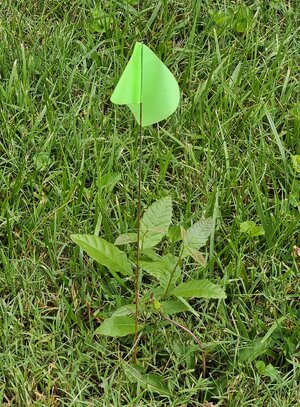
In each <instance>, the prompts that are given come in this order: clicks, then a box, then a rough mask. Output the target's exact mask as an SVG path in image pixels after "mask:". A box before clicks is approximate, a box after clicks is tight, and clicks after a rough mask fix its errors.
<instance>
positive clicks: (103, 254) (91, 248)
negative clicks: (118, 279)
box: [71, 235, 132, 276]
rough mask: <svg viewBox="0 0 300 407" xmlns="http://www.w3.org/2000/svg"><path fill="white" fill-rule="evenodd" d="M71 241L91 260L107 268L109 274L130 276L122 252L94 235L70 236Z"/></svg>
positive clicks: (129, 270)
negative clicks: (117, 273) (116, 273)
mask: <svg viewBox="0 0 300 407" xmlns="http://www.w3.org/2000/svg"><path fill="white" fill-rule="evenodd" d="M71 239H72V240H73V242H74V243H76V244H77V245H78V246H79V247H81V248H82V249H83V250H85V251H86V252H87V254H88V255H89V256H91V257H92V259H94V260H96V261H97V262H98V263H99V264H102V265H103V266H105V267H107V268H108V270H110V271H111V272H120V273H121V274H123V275H126V276H131V275H132V269H131V264H130V263H129V260H128V259H127V256H126V254H125V253H124V252H122V251H121V250H119V249H118V248H117V247H116V246H114V245H113V244H111V243H109V242H107V241H106V240H105V239H102V238H101V237H98V236H94V235H71Z"/></svg>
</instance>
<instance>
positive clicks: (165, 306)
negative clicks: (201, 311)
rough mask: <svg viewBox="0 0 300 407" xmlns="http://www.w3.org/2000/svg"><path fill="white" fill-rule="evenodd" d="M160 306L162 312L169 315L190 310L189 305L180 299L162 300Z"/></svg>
mask: <svg viewBox="0 0 300 407" xmlns="http://www.w3.org/2000/svg"><path fill="white" fill-rule="evenodd" d="M160 306H161V310H162V312H163V313H164V314H167V315H173V314H178V313H179V312H185V311H188V307H187V306H186V305H184V304H183V303H182V302H181V301H179V300H170V301H162V302H161V303H160Z"/></svg>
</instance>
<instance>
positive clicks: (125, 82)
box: [111, 42, 180, 126]
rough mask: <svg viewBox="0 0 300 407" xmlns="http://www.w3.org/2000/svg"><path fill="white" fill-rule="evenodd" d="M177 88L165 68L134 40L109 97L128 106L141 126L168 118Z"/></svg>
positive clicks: (176, 95) (155, 57)
mask: <svg viewBox="0 0 300 407" xmlns="http://www.w3.org/2000/svg"><path fill="white" fill-rule="evenodd" d="M179 97H180V93H179V87H178V83H177V81H176V79H175V78H174V76H173V74H172V73H171V72H170V71H169V69H168V68H167V67H166V66H165V65H164V64H163V63H162V62H161V60H160V59H159V58H158V57H157V56H156V55H155V54H154V52H153V51H151V49H150V48H148V47H147V46H146V45H144V44H141V43H139V42H137V43H136V44H135V47H134V50H133V54H132V56H131V58H130V60H129V62H128V64H127V66H126V68H125V70H124V72H123V74H122V76H121V78H120V80H119V82H118V84H117V86H116V88H115V90H114V92H113V94H112V96H111V101H112V102H113V103H116V104H117V105H128V107H129V109H130V110H131V111H132V113H133V114H134V117H135V118H136V120H137V122H138V123H139V124H140V118H142V123H141V124H142V126H149V125H150V124H154V123H158V122H160V121H161V120H164V119H166V118H167V117H169V116H170V115H171V114H172V113H173V112H174V111H175V110H176V108H177V106H178V103H179Z"/></svg>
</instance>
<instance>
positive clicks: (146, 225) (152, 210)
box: [141, 196, 172, 249]
mask: <svg viewBox="0 0 300 407" xmlns="http://www.w3.org/2000/svg"><path fill="white" fill-rule="evenodd" d="M171 218H172V200H171V197H170V196H167V197H165V198H161V199H159V200H158V201H156V202H154V203H153V204H152V205H151V206H149V208H148V209H147V210H146V212H145V213H144V215H143V217H142V219H141V243H142V244H141V247H142V248H143V249H146V248H149V247H150V248H151V247H154V246H155V245H157V244H158V243H159V242H160V241H161V239H162V238H163V237H164V236H165V235H166V233H167V231H168V227H169V226H170V224H171Z"/></svg>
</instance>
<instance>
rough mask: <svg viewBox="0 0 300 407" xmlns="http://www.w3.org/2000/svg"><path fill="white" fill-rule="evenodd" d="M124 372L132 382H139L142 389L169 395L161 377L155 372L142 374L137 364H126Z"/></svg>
mask: <svg viewBox="0 0 300 407" xmlns="http://www.w3.org/2000/svg"><path fill="white" fill-rule="evenodd" d="M124 367H125V374H126V376H127V377H128V379H129V380H130V381H131V382H132V383H134V382H135V383H139V385H140V386H141V387H142V388H143V389H147V390H149V391H151V392H154V393H158V394H160V395H161V396H171V393H170V390H169V388H168V386H167V384H166V382H165V381H164V379H163V377H162V376H160V375H157V374H149V373H148V374H144V372H143V371H142V369H141V368H140V367H139V366H137V365H126V366H124Z"/></svg>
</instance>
